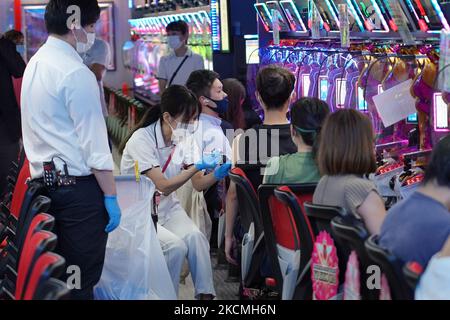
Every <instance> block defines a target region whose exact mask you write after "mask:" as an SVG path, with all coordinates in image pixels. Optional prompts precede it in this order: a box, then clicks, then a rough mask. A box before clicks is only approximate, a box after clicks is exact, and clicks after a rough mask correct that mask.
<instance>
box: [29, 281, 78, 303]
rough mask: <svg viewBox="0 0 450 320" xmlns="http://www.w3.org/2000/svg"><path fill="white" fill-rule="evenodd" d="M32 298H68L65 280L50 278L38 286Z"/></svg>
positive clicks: (68, 293)
mask: <svg viewBox="0 0 450 320" xmlns="http://www.w3.org/2000/svg"><path fill="white" fill-rule="evenodd" d="M33 300H70V290H69V289H68V288H67V284H66V283H65V282H62V281H61V280H58V279H55V278H50V279H48V280H47V281H46V282H45V283H44V284H43V285H41V286H40V287H39V288H38V290H37V291H36V293H35V294H34V296H33Z"/></svg>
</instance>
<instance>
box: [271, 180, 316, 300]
mask: <svg viewBox="0 0 450 320" xmlns="http://www.w3.org/2000/svg"><path fill="white" fill-rule="evenodd" d="M314 189H315V186H313V185H309V186H304V189H303V191H304V193H302V192H301V191H300V190H302V189H301V188H297V192H296V193H294V192H293V191H292V190H291V188H290V187H288V186H282V187H279V188H277V189H275V190H274V196H275V198H276V199H277V200H278V201H279V202H280V203H282V205H281V206H280V205H276V207H273V203H274V202H275V201H274V200H272V201H271V200H270V199H269V207H270V205H271V204H270V201H271V202H272V208H271V209H270V215H269V217H270V219H271V222H272V225H273V226H274V229H273V230H274V231H273V234H274V237H273V240H272V241H271V242H272V244H271V245H272V246H274V247H275V250H276V243H279V244H280V245H283V244H285V245H288V246H289V247H290V248H289V247H288V248H289V249H293V250H298V249H300V252H301V254H300V268H299V270H300V272H301V273H302V272H303V271H304V270H305V268H307V266H308V264H309V260H310V258H311V255H312V251H313V247H314V233H313V229H312V226H311V224H310V222H309V219H308V217H307V215H306V214H305V211H304V208H303V204H304V202H305V201H307V200H309V201H310V200H311V198H312V195H313V193H314ZM283 207H284V208H283ZM264 218H265V219H267V217H264ZM267 220H268V219H267ZM283 233H285V234H283ZM279 240H281V241H282V243H280V242H279ZM274 244H275V245H274ZM283 246H284V245H283ZM272 250H273V249H272ZM275 253H276V251H275ZM274 257H277V255H275V256H274ZM274 262H275V261H274ZM277 266H278V264H277ZM276 270H277V272H279V274H278V275H277V282H279V283H280V285H281V284H282V277H281V271H280V269H279V266H278V268H277V269H276ZM278 277H280V279H278ZM309 281H310V277H308V276H304V277H303V280H302V281H301V282H300V284H299V286H304V283H305V282H309ZM277 285H278V284H277ZM309 287H310V286H308V290H301V291H302V292H301V293H299V294H300V295H301V298H303V299H309V298H310V294H311V291H310V290H309V289H310V288H309Z"/></svg>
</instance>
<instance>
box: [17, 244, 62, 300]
mask: <svg viewBox="0 0 450 320" xmlns="http://www.w3.org/2000/svg"><path fill="white" fill-rule="evenodd" d="M64 265H65V260H64V258H63V257H61V256H59V255H57V254H55V253H53V252H46V253H44V254H42V255H41V256H40V257H39V258H38V259H37V260H36V263H35V265H34V267H33V268H32V271H31V274H30V278H29V281H28V285H27V286H26V288H25V290H24V295H23V300H33V299H39V297H42V296H43V295H45V293H43V292H40V291H42V290H43V289H44V287H45V284H46V283H47V281H48V280H49V279H50V278H51V277H54V278H58V277H59V276H60V275H61V274H62V271H63V268H64Z"/></svg>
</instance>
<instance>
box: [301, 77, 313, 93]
mask: <svg viewBox="0 0 450 320" xmlns="http://www.w3.org/2000/svg"><path fill="white" fill-rule="evenodd" d="M310 86H311V80H310V79H309V74H303V75H302V95H303V97H307V96H308V95H309V87H310Z"/></svg>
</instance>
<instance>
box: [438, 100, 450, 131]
mask: <svg viewBox="0 0 450 320" xmlns="http://www.w3.org/2000/svg"><path fill="white" fill-rule="evenodd" d="M434 131H443V132H448V131H450V125H449V113H448V105H447V103H445V101H444V99H443V97H442V93H435V94H434Z"/></svg>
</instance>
